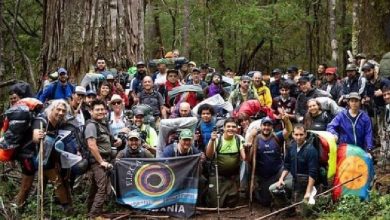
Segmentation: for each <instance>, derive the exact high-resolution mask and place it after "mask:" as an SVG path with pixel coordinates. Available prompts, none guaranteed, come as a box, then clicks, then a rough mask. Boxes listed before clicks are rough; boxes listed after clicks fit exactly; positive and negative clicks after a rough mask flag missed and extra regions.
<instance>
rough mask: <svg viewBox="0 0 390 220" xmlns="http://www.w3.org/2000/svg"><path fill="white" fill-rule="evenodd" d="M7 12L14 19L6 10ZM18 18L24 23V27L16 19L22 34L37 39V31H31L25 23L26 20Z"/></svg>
mask: <svg viewBox="0 0 390 220" xmlns="http://www.w3.org/2000/svg"><path fill="white" fill-rule="evenodd" d="M7 12H8V13H9V14H10V15H11V16H12V17H14V14H13V13H12V12H11V11H10V10H7ZM17 17H18V18H20V19H21V21H22V22H23V23H24V25H23V24H22V23H21V22H20V20H19V19H16V23H17V24H18V26H19V27H20V29H22V31H23V32H24V33H26V34H27V35H29V36H31V37H38V34H37V30H33V29H32V28H31V27H30V25H28V23H27V22H26V20H25V19H24V18H23V17H22V16H20V15H19V16H17Z"/></svg>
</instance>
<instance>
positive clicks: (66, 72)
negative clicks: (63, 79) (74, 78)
mask: <svg viewBox="0 0 390 220" xmlns="http://www.w3.org/2000/svg"><path fill="white" fill-rule="evenodd" d="M57 72H58V74H59V75H61V73H65V74H68V71H66V69H65V68H63V67H61V68H59V69H58V71H57Z"/></svg>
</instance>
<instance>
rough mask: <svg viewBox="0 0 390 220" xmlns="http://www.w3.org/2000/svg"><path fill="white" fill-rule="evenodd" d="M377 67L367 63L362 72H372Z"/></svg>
mask: <svg viewBox="0 0 390 220" xmlns="http://www.w3.org/2000/svg"><path fill="white" fill-rule="evenodd" d="M374 68H375V66H374V64H372V63H365V64H364V65H363V67H362V71H366V70H370V69H374Z"/></svg>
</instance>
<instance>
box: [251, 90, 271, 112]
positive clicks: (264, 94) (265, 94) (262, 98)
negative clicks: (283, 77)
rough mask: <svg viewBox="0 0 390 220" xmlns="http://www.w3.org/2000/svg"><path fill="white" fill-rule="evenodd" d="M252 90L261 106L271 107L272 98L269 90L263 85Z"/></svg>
mask: <svg viewBox="0 0 390 220" xmlns="http://www.w3.org/2000/svg"><path fill="white" fill-rule="evenodd" d="M253 90H254V91H256V92H257V96H258V99H259V102H260V104H261V105H262V106H267V107H269V108H270V107H271V105H272V96H271V92H270V90H269V88H268V87H267V86H265V85H263V86H261V87H259V88H255V87H253Z"/></svg>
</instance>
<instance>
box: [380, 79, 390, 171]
mask: <svg viewBox="0 0 390 220" xmlns="http://www.w3.org/2000/svg"><path fill="white" fill-rule="evenodd" d="M382 93H383V99H384V100H385V103H386V112H385V120H384V128H383V133H384V134H383V136H382V137H381V148H380V158H379V162H378V165H387V166H389V165H390V146H389V143H390V85H386V86H384V87H383V88H382ZM384 169H385V170H386V169H387V167H384Z"/></svg>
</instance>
